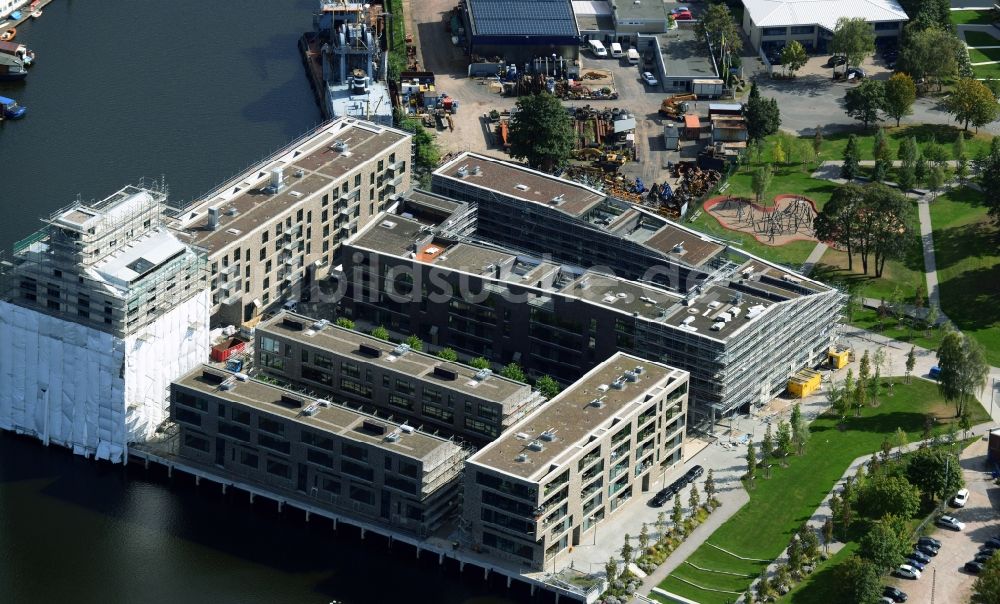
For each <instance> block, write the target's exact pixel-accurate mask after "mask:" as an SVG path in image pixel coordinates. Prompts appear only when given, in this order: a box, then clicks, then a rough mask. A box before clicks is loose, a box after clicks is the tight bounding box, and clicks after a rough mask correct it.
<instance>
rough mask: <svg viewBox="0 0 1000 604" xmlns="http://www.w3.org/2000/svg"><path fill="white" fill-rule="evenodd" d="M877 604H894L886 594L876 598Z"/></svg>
mask: <svg viewBox="0 0 1000 604" xmlns="http://www.w3.org/2000/svg"><path fill="white" fill-rule="evenodd" d="M878 604H894V602H893V600H892V598H890V597H888V596H882V597H881V598H879V599H878Z"/></svg>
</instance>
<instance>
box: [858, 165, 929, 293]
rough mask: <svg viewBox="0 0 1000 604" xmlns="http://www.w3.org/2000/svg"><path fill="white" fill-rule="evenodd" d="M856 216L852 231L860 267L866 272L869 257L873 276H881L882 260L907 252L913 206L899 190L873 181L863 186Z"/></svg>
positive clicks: (883, 261)
mask: <svg viewBox="0 0 1000 604" xmlns="http://www.w3.org/2000/svg"><path fill="white" fill-rule="evenodd" d="M859 215H860V221H859V223H858V224H857V225H856V227H855V232H856V233H857V236H858V237H857V238H858V241H857V247H858V252H859V253H860V254H861V267H862V269H863V270H864V272H865V273H867V272H868V259H869V257H871V258H872V260H874V267H875V276H876V277H881V276H882V272H883V271H884V269H885V263H886V260H890V259H896V258H901V257H903V255H905V253H906V252H907V251H908V247H907V242H908V241H909V234H910V233H911V232H912V231H913V222H914V219H913V206H912V204H910V203H909V201H908V200H907V199H906V197H904V196H903V195H902V193H900V192H899V191H896V190H895V189H892V188H889V187H887V186H885V185H883V184H881V183H877V182H873V183H868V184H866V185H865V186H864V187H863V195H862V200H861V211H860V212H859Z"/></svg>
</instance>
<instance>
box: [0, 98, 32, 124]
mask: <svg viewBox="0 0 1000 604" xmlns="http://www.w3.org/2000/svg"><path fill="white" fill-rule="evenodd" d="M27 111H28V108H27V107H22V106H20V105H18V104H17V101H15V100H14V99H9V98H7V97H5V96H0V113H3V118H4V119H6V120H19V119H21V118H22V117H24V114H25V113H27Z"/></svg>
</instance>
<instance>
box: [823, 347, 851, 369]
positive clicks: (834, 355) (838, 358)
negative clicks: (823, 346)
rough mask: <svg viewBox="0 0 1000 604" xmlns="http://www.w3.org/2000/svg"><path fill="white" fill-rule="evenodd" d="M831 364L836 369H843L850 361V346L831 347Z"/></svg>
mask: <svg viewBox="0 0 1000 604" xmlns="http://www.w3.org/2000/svg"><path fill="white" fill-rule="evenodd" d="M828 354H829V359H830V366H831V367H833V368H834V369H843V368H844V367H846V366H847V363H849V362H850V358H851V351H850V349H849V348H844V349H841V350H838V349H836V348H831V349H830V351H829V353H828Z"/></svg>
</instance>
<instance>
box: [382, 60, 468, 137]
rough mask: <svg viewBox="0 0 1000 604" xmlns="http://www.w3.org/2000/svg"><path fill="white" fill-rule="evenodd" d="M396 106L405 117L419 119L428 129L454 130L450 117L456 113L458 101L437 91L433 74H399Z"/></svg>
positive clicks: (413, 72) (405, 72)
mask: <svg viewBox="0 0 1000 604" xmlns="http://www.w3.org/2000/svg"><path fill="white" fill-rule="evenodd" d="M397 106H398V107H400V108H401V109H402V110H403V112H405V113H406V114H407V115H412V116H416V117H419V118H420V119H421V120H422V121H423V124H424V126H426V127H428V128H435V129H437V130H442V129H444V128H445V127H447V128H448V129H449V130H454V122H453V121H452V117H451V116H452V114H454V113H456V112H457V111H458V100H457V99H455V98H453V97H450V96H448V93H446V92H440V91H438V90H437V88H436V87H435V85H434V73H433V72H430V71H404V72H402V73H400V74H399V98H398V99H397Z"/></svg>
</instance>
